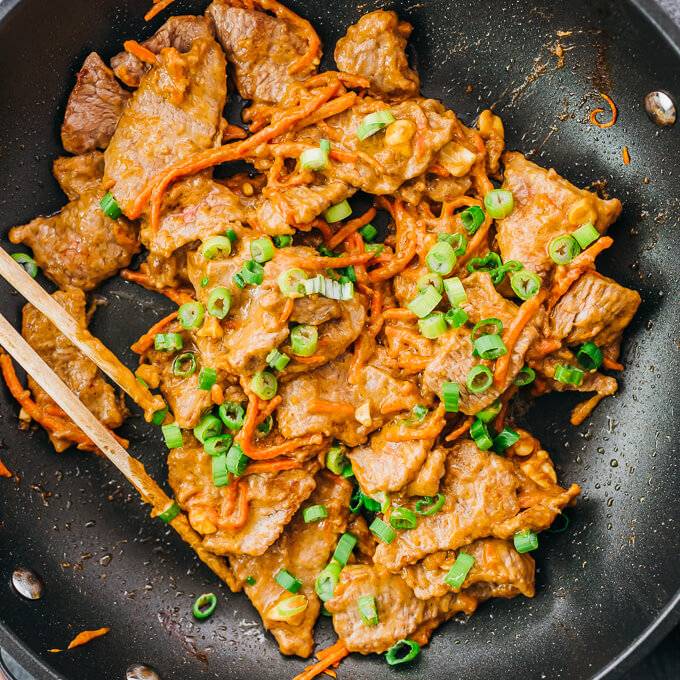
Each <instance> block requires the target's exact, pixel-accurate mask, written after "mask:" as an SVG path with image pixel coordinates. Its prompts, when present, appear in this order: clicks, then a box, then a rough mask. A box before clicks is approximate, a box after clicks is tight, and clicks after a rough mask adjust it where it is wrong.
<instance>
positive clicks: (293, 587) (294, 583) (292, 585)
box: [274, 569, 302, 595]
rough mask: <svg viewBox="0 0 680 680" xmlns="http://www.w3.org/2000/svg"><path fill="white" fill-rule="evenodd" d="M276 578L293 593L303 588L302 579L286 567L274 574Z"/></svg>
mask: <svg viewBox="0 0 680 680" xmlns="http://www.w3.org/2000/svg"><path fill="white" fill-rule="evenodd" d="M274 580H275V581H276V582H277V583H278V584H279V585H280V586H281V587H282V588H284V589H285V590H287V591H288V592H289V593H293V595H295V593H297V592H298V590H300V588H302V581H301V580H300V579H299V578H295V576H293V574H291V573H290V572H289V571H287V570H286V569H281V571H279V573H278V574H276V576H274Z"/></svg>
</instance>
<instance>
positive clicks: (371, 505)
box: [360, 491, 381, 512]
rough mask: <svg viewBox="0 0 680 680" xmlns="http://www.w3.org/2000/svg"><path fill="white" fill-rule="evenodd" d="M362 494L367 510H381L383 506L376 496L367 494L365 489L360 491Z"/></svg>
mask: <svg viewBox="0 0 680 680" xmlns="http://www.w3.org/2000/svg"><path fill="white" fill-rule="evenodd" d="M360 494H361V500H362V502H363V505H364V507H365V508H366V510H368V511H369V512H380V507H381V506H380V503H379V502H378V501H377V500H375V498H371V497H370V496H367V495H366V494H365V493H364V492H363V491H360Z"/></svg>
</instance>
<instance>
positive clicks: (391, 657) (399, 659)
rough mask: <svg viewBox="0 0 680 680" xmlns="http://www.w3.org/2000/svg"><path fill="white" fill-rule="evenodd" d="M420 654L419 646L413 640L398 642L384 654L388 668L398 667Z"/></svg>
mask: <svg viewBox="0 0 680 680" xmlns="http://www.w3.org/2000/svg"><path fill="white" fill-rule="evenodd" d="M419 653H420V645H419V644H418V643H417V642H414V641H413V640H399V642H397V643H396V644H394V645H392V646H391V647H390V648H389V649H388V650H387V652H386V653H385V661H387V665H388V666H398V665H399V664H402V663H408V662H409V661H413V659H415V658H416V657H417V656H418V654H419Z"/></svg>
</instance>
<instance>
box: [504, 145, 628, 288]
mask: <svg viewBox="0 0 680 680" xmlns="http://www.w3.org/2000/svg"><path fill="white" fill-rule="evenodd" d="M503 161H504V164H505V172H504V182H503V189H508V190H509V191H511V192H512V194H513V197H514V200H515V208H514V210H513V211H512V212H511V213H510V215H509V216H508V217H506V218H505V219H503V220H498V221H497V223H496V225H497V233H496V239H497V240H498V245H499V247H500V252H501V257H502V259H503V261H504V262H507V261H508V260H519V261H520V262H522V263H523V264H524V267H525V268H526V269H530V270H532V271H534V272H536V273H537V274H540V275H545V274H546V273H548V272H549V271H550V270H551V269H552V267H553V266H554V264H553V262H552V260H551V259H550V255H549V252H548V247H549V245H550V242H551V241H552V240H553V239H554V238H555V237H557V236H561V235H563V234H571V233H572V232H574V231H576V229H578V227H580V226H581V225H582V224H585V223H586V222H592V223H593V224H594V225H595V227H596V228H597V230H598V231H599V232H600V234H604V233H605V232H606V230H607V227H608V226H609V225H610V224H611V223H612V222H614V221H615V220H616V218H617V217H618V216H619V215H620V214H621V202H620V201H619V200H618V199H616V198H612V199H610V200H604V199H601V198H599V197H598V196H597V195H596V194H594V193H592V192H590V191H585V190H584V189H579V188H578V187H575V186H574V185H573V184H571V183H570V182H568V181H567V180H566V179H564V178H562V177H560V176H559V175H558V174H557V173H556V172H555V171H554V170H552V169H551V170H545V169H544V168H541V167H540V166H538V165H536V164H535V163H532V162H531V161H528V160H527V159H526V158H525V157H524V156H523V155H522V154H521V153H517V152H511V153H506V154H505V155H504V156H503Z"/></svg>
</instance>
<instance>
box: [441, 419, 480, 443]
mask: <svg viewBox="0 0 680 680" xmlns="http://www.w3.org/2000/svg"><path fill="white" fill-rule="evenodd" d="M473 421H474V418H473V417H472V416H470V417H469V418H466V419H465V421H464V422H463V423H462V424H461V425H459V426H458V427H457V428H456V429H455V430H453V432H449V434H447V435H446V437H444V439H445V440H446V441H447V442H452V441H455V440H456V439H458V437H460V436H461V435H463V434H465V433H466V432H467V431H468V430H469V429H470V425H472V422H473Z"/></svg>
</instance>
